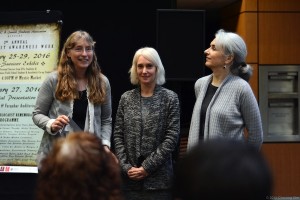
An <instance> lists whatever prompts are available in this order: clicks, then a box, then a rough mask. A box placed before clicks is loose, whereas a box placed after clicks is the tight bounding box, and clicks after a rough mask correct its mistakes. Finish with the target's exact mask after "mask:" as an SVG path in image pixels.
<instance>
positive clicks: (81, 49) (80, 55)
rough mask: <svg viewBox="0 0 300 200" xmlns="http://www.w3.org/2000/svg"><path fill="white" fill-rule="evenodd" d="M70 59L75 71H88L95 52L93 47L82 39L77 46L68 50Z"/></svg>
mask: <svg viewBox="0 0 300 200" xmlns="http://www.w3.org/2000/svg"><path fill="white" fill-rule="evenodd" d="M67 55H68V57H69V58H70V59H71V60H72V63H73V64H74V67H75V69H77V70H78V69H79V70H82V69H87V68H88V66H89V65H90V64H91V62H92V60H93V55H94V50H93V47H92V45H91V44H90V43H89V42H87V41H86V40H85V39H83V38H81V39H79V40H78V41H77V42H76V45H75V46H74V47H73V48H72V49H70V50H68V53H67Z"/></svg>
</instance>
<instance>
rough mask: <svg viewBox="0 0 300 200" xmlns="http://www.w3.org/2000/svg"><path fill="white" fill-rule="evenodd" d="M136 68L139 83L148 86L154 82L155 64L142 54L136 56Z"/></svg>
mask: <svg viewBox="0 0 300 200" xmlns="http://www.w3.org/2000/svg"><path fill="white" fill-rule="evenodd" d="M136 70H137V75H138V79H139V82H140V84H141V85H148V86H150V85H155V84H156V82H155V78H156V66H154V64H153V63H151V62H150V61H149V60H147V59H146V58H145V57H144V56H140V57H139V58H138V60H137V67H136Z"/></svg>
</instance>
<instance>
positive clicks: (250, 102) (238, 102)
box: [187, 74, 263, 151]
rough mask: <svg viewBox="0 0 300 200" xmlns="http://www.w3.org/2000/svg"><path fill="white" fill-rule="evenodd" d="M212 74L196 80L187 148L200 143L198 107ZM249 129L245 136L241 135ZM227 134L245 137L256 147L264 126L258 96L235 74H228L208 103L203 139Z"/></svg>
mask: <svg viewBox="0 0 300 200" xmlns="http://www.w3.org/2000/svg"><path fill="white" fill-rule="evenodd" d="M211 80H212V75H208V76H205V77H202V78H200V79H198V80H197V82H196V83H195V94H196V103H195V106H194V110H193V114H192V120H191V125H190V131H189V138H188V147H187V148H188V151H189V150H190V149H191V148H193V147H194V146H195V145H196V144H197V143H199V128H200V127H199V126H200V110H201V106H202V102H203V99H204V97H205V94H206V91H207V88H208V85H209V84H210V83H211ZM244 128H246V129H247V131H248V138H246V137H245V135H244ZM210 138H227V139H228V138H230V139H237V140H242V141H246V142H248V143H250V144H253V145H255V146H256V147H257V149H259V148H260V147H261V144H262V141H263V130H262V122H261V116H260V110H259V107H258V103H257V100H256V98H255V96H254V94H253V92H252V89H251V87H250V85H249V84H248V82H246V81H244V80H243V79H241V78H240V77H238V76H234V75H232V74H230V75H228V76H227V77H226V78H225V80H224V81H223V82H222V84H221V85H220V87H219V88H218V89H217V91H216V93H215V95H214V96H213V98H212V100H211V102H210V104H209V105H208V108H207V112H206V118H205V127H204V140H208V139H210Z"/></svg>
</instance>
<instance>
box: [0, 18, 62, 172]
mask: <svg viewBox="0 0 300 200" xmlns="http://www.w3.org/2000/svg"><path fill="white" fill-rule="evenodd" d="M60 31H61V23H58V22H53V23H37V24H30V23H28V24H4V25H0V52H1V53H0V173H9V172H13V173H37V167H36V155H37V151H38V148H39V145H40V142H41V138H42V136H43V130H41V129H40V128H38V127H37V126H36V125H35V124H34V123H33V121H32V111H33V109H34V105H35V102H36V97H37V95H38V91H39V88H40V86H41V84H42V82H43V81H44V79H45V78H46V76H47V75H48V73H50V72H51V71H53V70H55V69H56V65H57V61H58V56H59V55H58V54H59V45H60Z"/></svg>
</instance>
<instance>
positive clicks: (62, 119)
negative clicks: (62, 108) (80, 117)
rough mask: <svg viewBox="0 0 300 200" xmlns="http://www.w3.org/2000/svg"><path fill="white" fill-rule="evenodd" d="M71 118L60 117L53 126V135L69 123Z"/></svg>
mask: <svg viewBox="0 0 300 200" xmlns="http://www.w3.org/2000/svg"><path fill="white" fill-rule="evenodd" d="M69 121H70V120H69V118H68V117H67V116H66V115H60V116H58V117H57V118H56V119H55V121H54V122H53V123H52V124H51V131H52V132H53V133H55V132H57V131H59V130H60V129H62V128H63V127H64V126H65V125H67V124H68V123H69Z"/></svg>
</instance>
